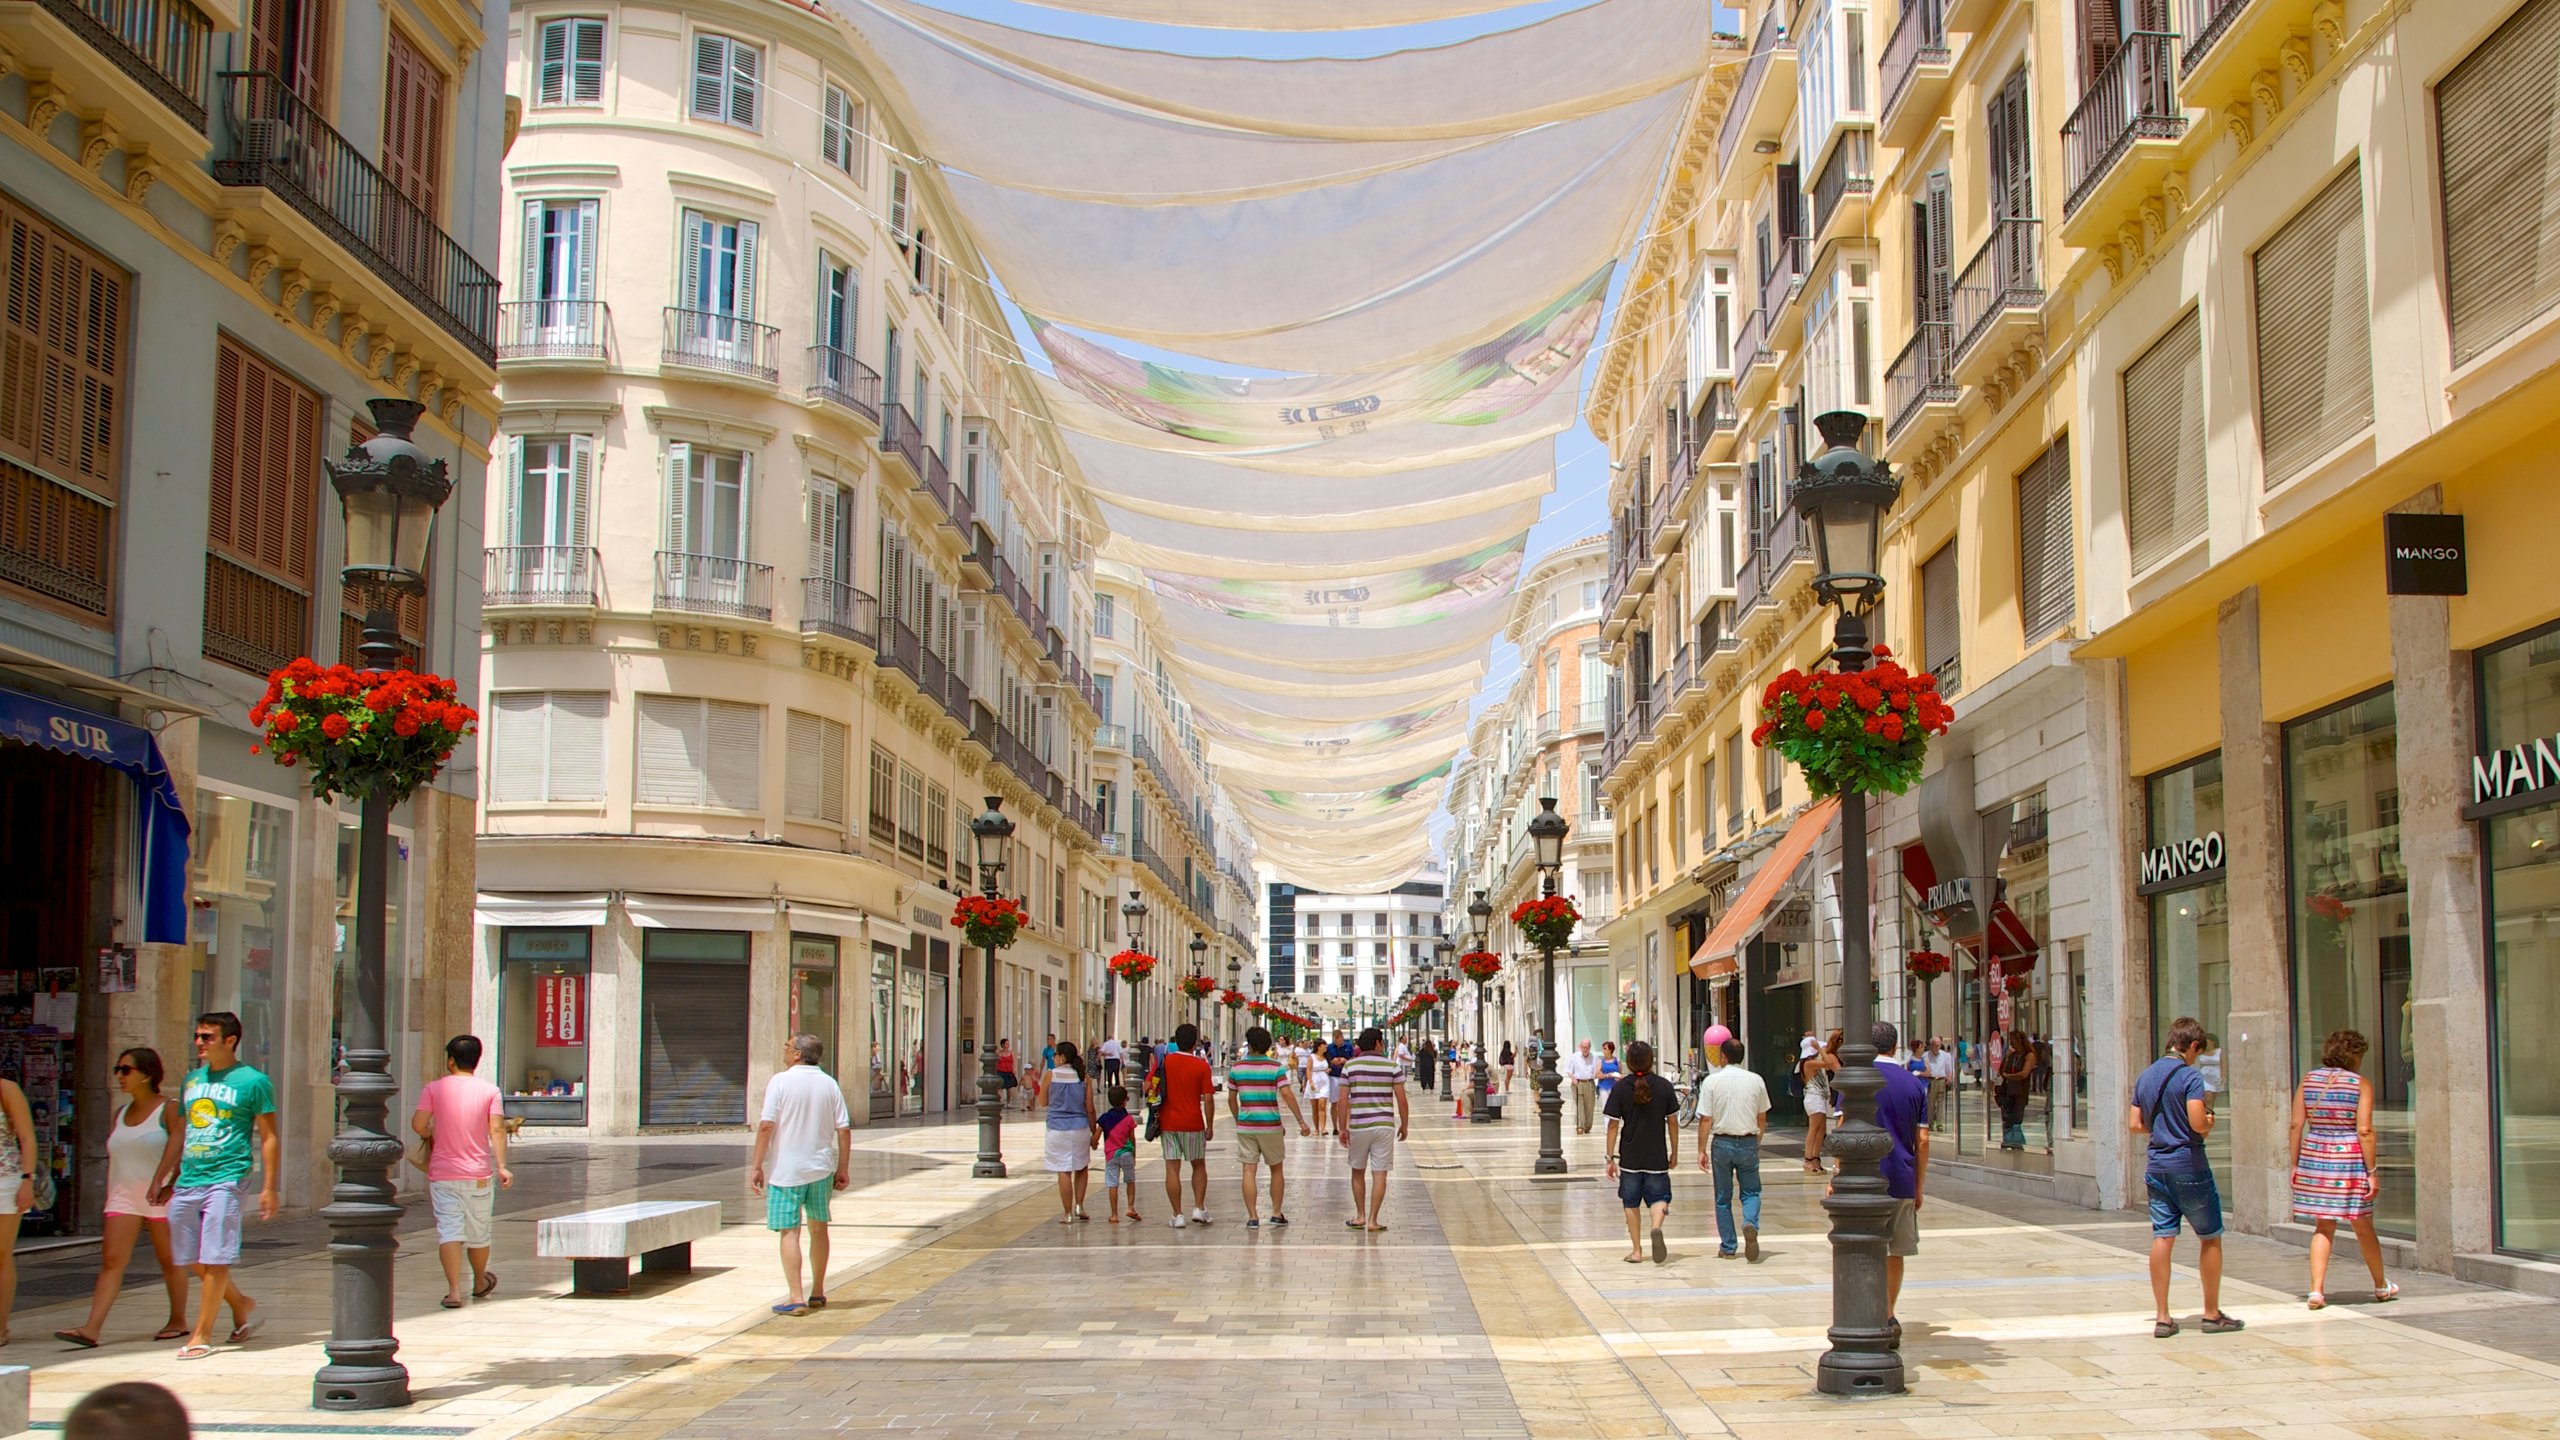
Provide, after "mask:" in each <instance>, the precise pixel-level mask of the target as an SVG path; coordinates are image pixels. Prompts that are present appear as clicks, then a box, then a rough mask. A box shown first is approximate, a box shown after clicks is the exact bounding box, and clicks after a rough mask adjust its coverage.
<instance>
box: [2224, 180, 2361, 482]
mask: <svg viewBox="0 0 2560 1440" xmlns="http://www.w3.org/2000/svg"><path fill="white" fill-rule="evenodd" d="M2361 171H2362V167H2360V166H2356V165H2350V166H2348V167H2347V169H2346V173H2345V174H2343V175H2340V176H2339V177H2338V178H2337V179H2335V180H2333V181H2331V182H2330V183H2329V185H2328V187H2327V188H2325V189H2323V190H2322V191H2321V192H2320V194H2319V196H2318V197H2317V198H2315V199H2314V200H2313V201H2312V202H2311V203H2310V204H2309V205H2307V206H2305V207H2304V208H2303V211H2302V213H2301V214H2299V215H2296V216H2294V217H2293V218H2292V219H2291V220H2288V221H2286V222H2285V225H2284V228H2283V229H2281V230H2278V231H2277V232H2276V233H2275V235H2274V236H2273V237H2272V238H2270V239H2269V240H2268V241H2267V243H2266V244H2265V245H2264V246H2262V247H2260V248H2259V250H2258V253H2257V255H2256V257H2255V259H2254V260H2253V261H2252V265H2251V269H2252V273H2253V276H2254V278H2255V280H2256V282H2257V286H2256V288H2257V326H2258V447H2259V453H2260V455H2261V456H2262V458H2263V461H2264V473H2265V481H2266V483H2267V484H2268V485H2270V486H2273V485H2276V484H2280V483H2282V482H2283V481H2285V480H2288V479H2291V478H2292V477H2293V476H2295V475H2298V474H2300V473H2301V472H2302V471H2303V469H2304V468H2305V467H2307V466H2309V465H2310V464H2311V462H2312V461H2314V460H2317V459H2319V458H2320V457H2321V456H2322V455H2325V454H2327V453H2328V452H2329V451H2331V450H2333V449H2336V448H2337V447H2338V446H2340V445H2342V444H2344V443H2346V441H2347V440H2348V439H2349V438H2350V437H2352V436H2353V435H2355V433H2356V432H2357V431H2359V430H2362V429H2364V428H2365V427H2366V426H2367V425H2370V424H2372V423H2373V330H2372V316H2371V306H2370V304H2369V303H2368V302H2367V300H2366V298H2365V264H2364V193H2363V188H2362V183H2361V182H2362V173H2361Z"/></svg>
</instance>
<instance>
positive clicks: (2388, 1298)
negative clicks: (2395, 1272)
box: [2373, 1280, 2400, 1305]
mask: <svg viewBox="0 0 2560 1440" xmlns="http://www.w3.org/2000/svg"><path fill="white" fill-rule="evenodd" d="M2399 1298H2400V1282H2399V1281H2397V1280H2394V1281H2392V1282H2391V1283H2390V1284H2388V1285H2385V1286H2383V1287H2382V1288H2381V1289H2379V1290H2376V1291H2374V1292H2373V1303H2374V1304H2376V1305H2388V1304H2390V1303H2391V1302H2392V1301H2394V1300H2397V1299H2399Z"/></svg>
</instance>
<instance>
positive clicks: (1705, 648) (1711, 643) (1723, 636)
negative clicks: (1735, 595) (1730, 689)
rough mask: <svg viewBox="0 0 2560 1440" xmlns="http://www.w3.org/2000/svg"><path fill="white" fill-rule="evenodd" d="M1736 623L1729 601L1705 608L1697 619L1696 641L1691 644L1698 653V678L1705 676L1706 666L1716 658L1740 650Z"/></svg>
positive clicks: (1720, 601)
mask: <svg viewBox="0 0 2560 1440" xmlns="http://www.w3.org/2000/svg"><path fill="white" fill-rule="evenodd" d="M1737 623H1738V622H1737V617H1736V615H1735V613H1734V602H1733V601H1731V600H1719V601H1717V602H1716V603H1714V604H1713V605H1710V606H1708V607H1707V613H1706V614H1704V615H1701V616H1699V617H1698V634H1697V639H1696V640H1695V641H1693V642H1692V644H1693V645H1694V647H1695V648H1696V650H1697V652H1698V673H1699V674H1700V676H1702V677H1703V676H1704V675H1705V674H1706V671H1707V666H1708V665H1709V664H1711V663H1712V662H1713V661H1714V659H1715V657H1716V656H1718V655H1730V654H1732V653H1733V652H1735V651H1736V650H1739V649H1741V648H1742V636H1741V635H1740V634H1739V633H1738V631H1737V628H1736V626H1737Z"/></svg>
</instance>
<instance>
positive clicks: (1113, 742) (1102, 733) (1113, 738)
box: [1093, 725, 1129, 750]
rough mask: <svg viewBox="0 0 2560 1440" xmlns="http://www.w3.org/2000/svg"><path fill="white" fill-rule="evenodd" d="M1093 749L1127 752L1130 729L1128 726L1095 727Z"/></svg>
mask: <svg viewBox="0 0 2560 1440" xmlns="http://www.w3.org/2000/svg"><path fill="white" fill-rule="evenodd" d="M1093 748H1094V749H1096V750H1127V749H1128V748H1129V727H1128V726H1126V725H1096V726H1094V727H1093Z"/></svg>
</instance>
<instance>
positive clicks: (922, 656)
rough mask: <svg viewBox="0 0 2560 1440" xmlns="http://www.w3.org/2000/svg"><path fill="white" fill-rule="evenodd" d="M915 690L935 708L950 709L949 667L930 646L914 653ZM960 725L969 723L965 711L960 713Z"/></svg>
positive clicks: (939, 652)
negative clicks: (922, 693) (921, 693)
mask: <svg viewBox="0 0 2560 1440" xmlns="http://www.w3.org/2000/svg"><path fill="white" fill-rule="evenodd" d="M916 689H918V690H920V691H922V692H924V698H926V699H927V700H930V701H932V702H933V703H934V705H935V706H936V707H937V708H940V709H942V710H946V711H947V710H949V709H950V708H951V666H950V664H949V662H947V661H945V660H944V659H943V658H942V652H941V651H939V650H936V649H934V648H933V647H932V646H930V645H926V646H923V647H922V648H920V649H918V650H917V651H916ZM960 723H961V724H963V725H966V724H968V723H969V717H968V712H967V711H966V709H963V710H962V712H961V715H960Z"/></svg>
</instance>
